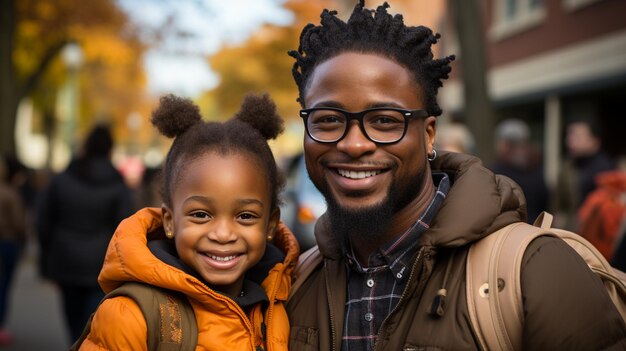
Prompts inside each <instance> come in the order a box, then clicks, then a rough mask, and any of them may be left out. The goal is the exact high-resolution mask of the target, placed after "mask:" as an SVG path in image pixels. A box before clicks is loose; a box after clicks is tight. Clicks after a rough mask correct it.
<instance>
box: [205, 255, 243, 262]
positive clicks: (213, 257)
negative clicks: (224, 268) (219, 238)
mask: <svg viewBox="0 0 626 351" xmlns="http://www.w3.org/2000/svg"><path fill="white" fill-rule="evenodd" d="M207 256H209V258H211V259H213V260H216V261H222V262H226V261H230V260H232V259H233V258H235V257H237V256H235V255H233V256H226V257H221V256H214V255H207Z"/></svg>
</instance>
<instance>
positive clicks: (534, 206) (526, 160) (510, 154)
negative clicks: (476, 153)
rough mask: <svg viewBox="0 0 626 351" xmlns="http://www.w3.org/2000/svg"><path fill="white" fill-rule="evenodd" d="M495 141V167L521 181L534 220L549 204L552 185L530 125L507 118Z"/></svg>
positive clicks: (499, 126) (496, 170)
mask: <svg viewBox="0 0 626 351" xmlns="http://www.w3.org/2000/svg"><path fill="white" fill-rule="evenodd" d="M495 142H496V145H495V147H496V160H495V162H494V164H493V165H492V166H491V170H492V171H493V172H494V173H496V174H502V175H505V176H507V177H509V178H511V179H513V180H514V181H515V182H516V183H517V184H519V186H520V187H521V188H522V190H523V191H524V196H525V197H526V207H527V211H528V217H527V221H528V222H529V223H532V222H534V220H535V218H537V216H538V215H539V214H540V213H541V211H543V210H545V209H546V208H547V207H548V187H547V185H546V182H545V179H544V176H543V166H542V164H541V159H540V157H538V156H537V154H539V153H538V152H536V150H535V149H534V145H533V144H532V141H531V135H530V127H529V126H528V124H527V123H526V122H524V121H523V120H521V119H517V118H510V119H506V120H504V121H502V122H500V123H499V124H498V126H497V127H496V131H495Z"/></svg>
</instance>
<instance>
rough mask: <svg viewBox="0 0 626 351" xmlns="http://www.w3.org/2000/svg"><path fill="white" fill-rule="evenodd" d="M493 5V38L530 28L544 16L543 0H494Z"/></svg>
mask: <svg viewBox="0 0 626 351" xmlns="http://www.w3.org/2000/svg"><path fill="white" fill-rule="evenodd" d="M566 1H567V0H566ZM578 1H593V0H578ZM493 5H494V7H495V8H494V18H493V24H492V27H491V31H490V32H491V33H490V35H491V37H492V38H493V39H495V40H500V39H504V38H506V37H509V36H511V35H514V34H517V33H519V32H522V31H525V30H527V29H529V28H532V27H534V26H536V25H538V24H540V23H542V22H543V21H544V19H545V18H546V8H545V4H544V0H494V1H493Z"/></svg>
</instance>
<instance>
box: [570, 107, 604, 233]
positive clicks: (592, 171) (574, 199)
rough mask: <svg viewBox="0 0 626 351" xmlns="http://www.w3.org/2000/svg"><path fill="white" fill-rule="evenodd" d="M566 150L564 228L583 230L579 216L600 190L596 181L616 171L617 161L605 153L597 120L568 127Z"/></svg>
mask: <svg viewBox="0 0 626 351" xmlns="http://www.w3.org/2000/svg"><path fill="white" fill-rule="evenodd" d="M566 131H567V132H566V135H565V147H566V151H567V156H568V157H567V159H566V160H565V162H564V164H563V168H562V170H561V173H560V175H559V177H560V179H559V184H558V185H559V186H558V193H559V210H560V211H561V212H562V217H564V218H565V223H563V226H565V227H567V228H570V229H573V230H578V231H580V230H582V229H583V228H584V227H585V223H580V222H579V219H578V218H577V212H578V211H579V210H580V208H581V206H582V205H583V203H584V202H585V200H586V199H587V196H588V195H589V194H590V193H592V192H593V191H594V190H596V188H597V186H598V184H597V183H596V180H597V179H596V178H597V176H598V175H599V174H601V173H603V172H608V171H612V170H615V168H616V165H615V162H614V160H613V159H611V157H610V156H609V155H608V154H607V153H606V152H605V151H604V150H603V148H602V138H601V130H600V126H599V125H598V124H597V123H596V122H594V121H593V119H590V118H589V119H587V118H579V119H575V120H573V121H571V122H570V123H568V125H567V129H566Z"/></svg>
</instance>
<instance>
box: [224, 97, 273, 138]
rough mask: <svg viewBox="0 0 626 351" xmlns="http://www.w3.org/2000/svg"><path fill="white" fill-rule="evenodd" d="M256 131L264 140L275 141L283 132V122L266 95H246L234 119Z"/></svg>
mask: <svg viewBox="0 0 626 351" xmlns="http://www.w3.org/2000/svg"><path fill="white" fill-rule="evenodd" d="M234 118H235V119H239V120H241V121H243V122H245V123H247V124H249V125H251V126H252V127H253V128H254V129H256V130H258V131H259V132H260V133H261V135H262V136H263V137H264V138H265V139H275V138H276V137H277V136H278V135H279V134H280V133H282V131H283V120H282V118H280V116H278V114H277V113H276V104H274V101H272V99H271V98H270V97H269V95H268V94H263V95H262V96H259V95H254V94H248V95H246V97H245V98H244V100H243V102H242V103H241V108H240V110H239V112H237V114H236V115H235V117H234Z"/></svg>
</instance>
